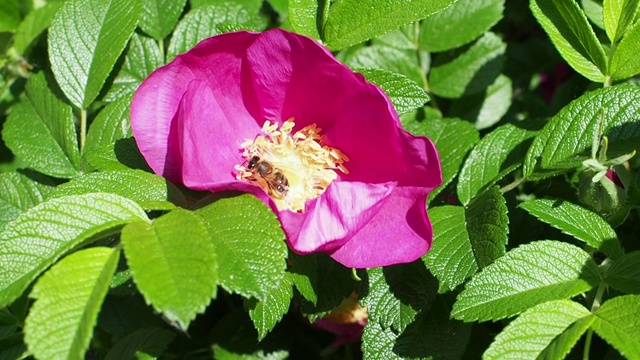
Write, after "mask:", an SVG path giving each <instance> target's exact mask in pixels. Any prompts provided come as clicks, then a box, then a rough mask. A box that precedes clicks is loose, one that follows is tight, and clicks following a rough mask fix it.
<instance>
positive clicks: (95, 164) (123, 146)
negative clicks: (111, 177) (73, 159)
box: [84, 137, 151, 171]
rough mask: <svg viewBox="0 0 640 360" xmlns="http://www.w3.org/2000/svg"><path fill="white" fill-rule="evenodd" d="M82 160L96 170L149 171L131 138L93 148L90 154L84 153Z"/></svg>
mask: <svg viewBox="0 0 640 360" xmlns="http://www.w3.org/2000/svg"><path fill="white" fill-rule="evenodd" d="M84 159H85V160H86V161H87V163H89V165H91V167H92V168H94V169H96V170H103V171H112V170H128V169H130V168H132V169H142V170H145V171H151V169H150V168H149V165H148V164H147V161H146V160H145V159H144V157H143V156H142V154H141V153H140V149H138V144H136V140H135V139H134V138H133V137H126V138H124V139H118V140H116V141H115V142H113V143H111V144H106V145H102V146H100V147H97V148H93V149H91V152H85V154H84Z"/></svg>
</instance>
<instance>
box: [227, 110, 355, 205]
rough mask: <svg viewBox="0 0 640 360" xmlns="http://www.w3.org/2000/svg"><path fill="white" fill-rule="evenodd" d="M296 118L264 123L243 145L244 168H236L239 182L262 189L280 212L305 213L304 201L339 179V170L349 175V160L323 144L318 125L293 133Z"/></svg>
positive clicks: (338, 151)
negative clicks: (259, 132)
mask: <svg viewBox="0 0 640 360" xmlns="http://www.w3.org/2000/svg"><path fill="white" fill-rule="evenodd" d="M294 127H295V123H294V121H293V119H290V120H287V121H285V122H283V123H282V125H281V126H280V129H278V124H277V123H273V124H272V123H271V122H270V121H268V120H267V121H265V123H264V125H263V126H262V132H263V133H264V134H265V135H258V136H257V137H256V138H255V140H247V141H245V142H243V143H242V144H241V145H240V147H241V148H242V150H243V151H242V156H243V157H244V159H245V161H244V163H243V165H236V169H237V170H238V171H239V173H238V174H237V175H236V177H237V178H238V179H239V180H244V181H250V182H253V183H255V184H257V185H258V186H260V187H262V188H263V189H264V190H265V191H266V192H267V193H268V194H269V196H271V198H272V199H273V201H274V202H275V204H276V206H277V207H278V210H285V209H288V210H292V211H296V212H304V208H305V202H306V201H307V200H311V199H313V198H316V197H317V196H319V195H320V194H322V193H323V192H324V191H325V190H326V189H327V187H328V186H329V185H330V184H331V182H333V181H334V180H335V179H337V178H338V174H337V173H336V170H340V171H341V172H342V173H344V174H348V171H347V168H346V167H345V166H344V163H345V162H347V161H349V158H348V157H347V156H346V155H345V154H343V153H342V152H341V151H340V150H338V149H336V148H333V147H329V146H326V145H322V135H321V134H320V133H321V131H322V129H321V128H319V127H317V126H316V124H311V125H309V126H305V127H304V128H302V129H301V130H299V131H296V132H295V133H293V134H292V133H291V132H292V131H293V128H294Z"/></svg>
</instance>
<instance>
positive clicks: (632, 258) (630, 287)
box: [604, 251, 640, 294]
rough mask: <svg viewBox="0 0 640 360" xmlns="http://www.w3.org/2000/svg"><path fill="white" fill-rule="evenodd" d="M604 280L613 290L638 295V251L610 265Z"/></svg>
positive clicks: (639, 273)
mask: <svg viewBox="0 0 640 360" xmlns="http://www.w3.org/2000/svg"><path fill="white" fill-rule="evenodd" d="M604 280H605V282H606V283H607V284H609V285H611V286H612V287H614V288H615V289H618V290H620V291H624V292H626V293H629V294H640V251H633V252H630V253H628V254H626V255H624V256H622V257H621V258H619V259H617V260H616V261H614V262H613V264H611V267H610V268H609V269H608V270H607V271H606V272H605V274H604Z"/></svg>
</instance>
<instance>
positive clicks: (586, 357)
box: [582, 328, 593, 360]
mask: <svg viewBox="0 0 640 360" xmlns="http://www.w3.org/2000/svg"><path fill="white" fill-rule="evenodd" d="M592 337H593V329H592V328H589V330H587V337H586V339H585V341H584V350H583V352H582V360H589V350H590V349H591V338H592Z"/></svg>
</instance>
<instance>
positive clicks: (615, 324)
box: [592, 295, 640, 359]
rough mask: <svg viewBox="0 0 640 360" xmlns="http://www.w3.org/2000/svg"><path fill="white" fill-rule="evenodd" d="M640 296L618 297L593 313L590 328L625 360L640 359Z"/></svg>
mask: <svg viewBox="0 0 640 360" xmlns="http://www.w3.org/2000/svg"><path fill="white" fill-rule="evenodd" d="M639 313H640V295H625V296H618V297H615V298H613V299H610V300H608V301H606V302H605V303H604V304H602V307H600V309H598V310H597V311H596V312H595V315H596V317H597V319H596V321H595V322H594V323H593V325H592V327H593V329H594V330H595V331H596V333H598V335H600V337H602V338H603V339H604V340H606V341H607V342H608V343H609V344H611V345H613V347H614V348H616V350H618V351H619V352H620V353H621V354H622V356H624V357H626V358H627V359H637V358H640V342H639V341H638V339H640V317H638V314H639Z"/></svg>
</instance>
